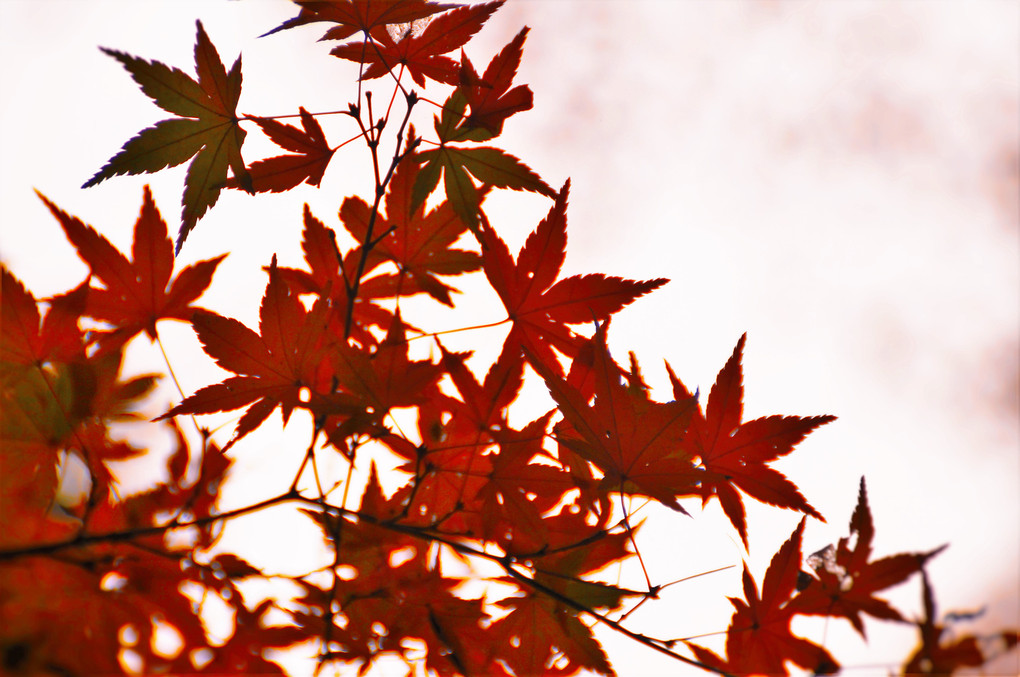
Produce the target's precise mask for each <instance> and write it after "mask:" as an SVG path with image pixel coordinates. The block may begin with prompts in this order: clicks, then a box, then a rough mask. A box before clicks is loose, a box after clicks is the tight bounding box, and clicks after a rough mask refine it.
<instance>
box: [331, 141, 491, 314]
mask: <svg viewBox="0 0 1020 677" xmlns="http://www.w3.org/2000/svg"><path fill="white" fill-rule="evenodd" d="M413 134H414V132H413V130H412V131H411V136H413ZM418 171H419V170H418V162H417V161H416V160H415V158H414V157H413V156H407V157H405V158H404V159H403V160H401V162H400V164H398V165H397V169H396V170H395V171H394V173H393V178H392V180H391V181H390V184H389V187H388V189H387V192H386V216H385V218H384V217H382V216H381V215H377V217H376V220H375V224H374V228H373V235H374V237H376V238H379V239H378V240H377V242H375V244H374V245H373V246H372V248H371V250H370V252H369V255H368V260H369V263H370V265H369V266H366V269H367V270H371V269H372V268H374V267H375V266H376V265H378V264H379V263H382V262H383V261H392V262H393V263H394V264H396V266H397V274H396V275H393V274H390V273H383V274H380V275H377V276H375V277H374V278H371V279H369V280H366V281H364V282H363V289H364V291H366V292H367V293H370V294H378V295H379V296H382V295H383V294H384V293H388V294H389V295H391V296H408V295H411V294H415V293H418V292H424V293H427V294H428V295H429V296H431V297H432V298H434V299H436V300H437V301H439V302H440V303H444V304H446V305H448V306H452V305H453V300H452V299H451V298H450V293H451V292H453V291H456V290H455V289H454V288H452V287H450V286H448V285H447V284H445V283H444V282H442V281H440V280H439V278H438V277H437V276H439V275H444V276H445V275H460V274H463V273H468V272H471V271H474V270H477V269H478V268H480V267H481V256H479V255H478V253H476V252H472V251H465V250H462V249H453V248H452V245H453V244H454V242H456V241H457V240H458V239H459V238H460V236H461V235H463V234H464V233H465V232H466V231H467V226H465V225H464V222H463V221H462V220H461V219H460V218H458V216H457V215H456V213H454V211H453V208H452V206H451V205H450V203H449V202H443V203H442V204H440V205H439V206H438V207H436V208H434V209H430V210H429V211H428V212H427V213H426V211H425V205H424V204H421V203H419V204H418V205H417V206H412V204H411V202H412V198H411V191H412V189H413V187H414V184H415V181H416V179H417V177H418ZM340 218H341V220H342V221H343V224H344V227H345V228H346V229H347V232H349V233H350V234H351V235H352V236H354V239H355V240H356V241H358V242H362V243H363V242H365V241H366V240H367V239H368V224H369V221H370V220H371V208H370V207H369V205H368V203H366V202H365V201H364V200H362V199H361V198H359V197H349V198H347V199H345V200H344V202H343V204H342V205H341V207H340Z"/></svg>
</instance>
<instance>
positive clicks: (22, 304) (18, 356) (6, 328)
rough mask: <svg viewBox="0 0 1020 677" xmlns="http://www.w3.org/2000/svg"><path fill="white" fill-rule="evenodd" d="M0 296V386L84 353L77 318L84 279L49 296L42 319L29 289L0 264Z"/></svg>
mask: <svg viewBox="0 0 1020 677" xmlns="http://www.w3.org/2000/svg"><path fill="white" fill-rule="evenodd" d="M0 295H2V298H3V303H2V304H0V385H3V386H6V385H7V384H9V383H10V382H12V381H13V380H16V379H17V378H18V377H20V376H21V375H22V374H24V372H25V371H27V370H29V369H31V368H34V367H38V366H40V365H43V364H44V363H46V362H49V361H56V362H73V361H76V360H78V359H80V358H82V357H83V356H84V352H85V345H86V340H85V334H84V332H82V331H81V330H80V329H79V327H78V319H79V318H80V317H81V315H82V314H83V313H84V312H85V303H86V298H87V295H88V282H87V281H86V282H84V283H82V284H81V285H79V286H78V287H77V288H76V289H74V290H73V291H71V292H69V293H67V294H65V295H63V296H59V297H55V298H53V299H51V300H50V308H49V311H48V312H47V313H46V315H45V317H44V318H43V317H41V316H40V314H39V308H38V305H37V302H36V299H35V298H34V297H33V296H32V294H31V292H29V291H28V290H27V289H25V286H24V285H23V284H22V283H21V281H20V280H18V278H16V277H15V276H14V274H13V273H11V272H10V271H9V270H8V269H7V267H6V266H4V265H3V264H0Z"/></svg>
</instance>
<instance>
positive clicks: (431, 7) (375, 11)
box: [262, 0, 457, 40]
mask: <svg viewBox="0 0 1020 677" xmlns="http://www.w3.org/2000/svg"><path fill="white" fill-rule="evenodd" d="M294 2H295V4H297V5H300V6H301V11H300V12H298V15H297V16H296V17H294V18H293V19H288V20H287V21H284V22H283V23H282V24H280V25H279V26H277V27H276V28H274V29H273V30H271V31H269V32H268V33H265V34H264V35H263V36H262V37H265V36H266V35H272V34H273V33H276V32H278V31H283V30H287V29H289V28H296V27H297V26H304V25H306V24H310V23H316V22H319V21H325V22H329V23H335V24H338V25H337V26H334V27H333V28H330V29H329V30H328V31H326V34H325V35H323V36H322V38H320V40H345V39H347V38H349V37H351V36H352V35H354V34H355V33H358V32H364V33H368V32H369V31H371V30H372V29H373V28H375V27H377V26H386V25H392V24H405V23H411V22H413V21H418V20H420V19H424V18H426V17H428V16H431V15H433V14H435V13H436V12H442V11H443V10H447V9H452V8H454V7H456V6H457V5H452V4H448V3H438V2H427V1H426V0H294Z"/></svg>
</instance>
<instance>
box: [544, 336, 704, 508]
mask: <svg viewBox="0 0 1020 677" xmlns="http://www.w3.org/2000/svg"><path fill="white" fill-rule="evenodd" d="M591 340H592V341H593V342H594V346H593V347H594V366H593V371H594V385H595V401H594V403H592V404H591V405H589V404H588V400H587V397H586V396H585V395H583V394H582V393H581V392H580V391H579V390H578V389H577V388H575V387H573V386H571V385H570V383H568V382H567V381H566V380H564V379H563V378H562V377H561V376H560V375H559V374H556V373H555V372H553V371H552V370H551V369H548V368H547V367H545V366H544V365H543V364H542V363H541V361H539V360H535V361H534V364H533V366H535V369H536V370H537V371H538V373H539V374H541V376H542V378H543V379H544V380H545V382H546V385H547V386H548V387H549V392H550V394H551V395H552V397H553V400H555V401H556V404H558V405H559V408H560V411H561V412H562V414H563V420H562V421H561V422H560V423H558V424H557V425H556V428H555V430H554V436H555V437H556V440H557V442H559V444H560V446H561V447H563V448H566V449H568V450H570V451H571V452H573V453H575V454H577V455H578V456H579V457H580V458H582V459H584V460H585V461H588V462H590V463H592V464H594V465H595V467H596V468H598V469H599V471H601V472H602V473H603V478H602V480H601V483H600V486H601V491H602V492H604V493H605V494H609V493H615V492H619V493H621V494H638V495H642V496H649V497H651V498H654V499H655V500H657V501H659V502H660V503H662V504H663V505H667V506H669V507H670V508H672V509H674V510H678V511H681V512H683V508H682V507H681V506H680V503H679V502H677V500H676V497H677V496H682V495H686V494H689V493H690V492H691V490H692V488H693V487H694V486H695V484H696V483H697V481H698V479H699V478H700V475H701V473H699V472H696V471H695V469H694V461H693V456H692V455H691V454H690V452H689V451H688V450H687V449H686V448H685V447H684V446H683V445H682V441H683V439H684V437H685V435H686V433H687V426H688V424H689V422H690V420H691V416H692V414H693V412H694V409H695V407H696V401H695V400H694V398H692V397H687V398H678V399H677V400H675V401H673V402H654V401H652V400H651V399H649V397H648V392H647V388H646V387H645V386H644V384H643V383H640V382H637V381H630V382H628V383H626V384H624V383H623V382H622V376H623V372H622V370H621V369H620V367H619V366H618V365H617V364H616V362H614V361H613V359H612V357H610V355H609V349H608V348H607V347H606V337H605V330H604V328H600V329H599V330H598V331H597V332H596V334H595V337H594V338H593V339H591ZM571 371H572V372H573V371H574V370H573V369H572V370H571ZM575 378H576V377H575Z"/></svg>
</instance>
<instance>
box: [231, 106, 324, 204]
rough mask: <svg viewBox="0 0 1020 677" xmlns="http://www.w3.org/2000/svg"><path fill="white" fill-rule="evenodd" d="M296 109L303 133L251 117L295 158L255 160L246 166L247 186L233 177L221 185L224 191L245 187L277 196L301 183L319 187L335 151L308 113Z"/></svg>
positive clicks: (287, 126) (287, 156) (267, 134)
mask: <svg viewBox="0 0 1020 677" xmlns="http://www.w3.org/2000/svg"><path fill="white" fill-rule="evenodd" d="M299 110H300V111H301V126H302V127H303V128H304V129H303V130H302V129H298V128H297V127H294V126H292V125H287V124H283V123H282V122H277V121H276V120H273V119H270V118H251V119H252V120H254V122H255V124H257V125H258V126H259V127H261V128H262V131H263V132H265V133H266V136H268V137H269V138H270V139H272V140H273V142H274V143H276V144H277V145H278V146H280V147H281V148H284V149H286V150H289V151H293V153H296V155H278V156H276V157H271V158H266V159H265V160H256V161H255V162H253V163H252V164H251V166H250V167H248V173H249V174H250V175H251V182H250V185H247V187H246V183H243V182H242V181H240V180H239V179H238V178H237V177H236V176H234V177H231V178H230V179H228V180H227V182H226V184H224V185H225V186H226V187H227V188H245V189H246V190H250V191H254V192H256V193H264V192H266V191H270V192H273V193H280V192H283V191H285V190H290V189H291V188H294V187H295V186H297V185H299V184H301V183H302V182H304V183H307V184H309V185H312V186H318V185H319V182H320V181H322V174H323V172H325V171H326V166H327V165H329V161H330V160H332V159H333V153H334V152H336V149H335V148H330V147H329V143H327V142H326V137H325V135H324V134H323V133H322V127H321V126H319V123H318V121H317V120H316V119H315V118H314V117H312V115H311V113H309V112H308V111H306V110H305V109H304V108H300V109H299Z"/></svg>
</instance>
